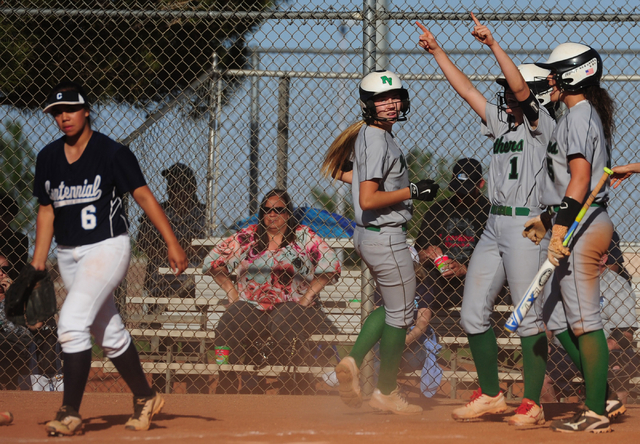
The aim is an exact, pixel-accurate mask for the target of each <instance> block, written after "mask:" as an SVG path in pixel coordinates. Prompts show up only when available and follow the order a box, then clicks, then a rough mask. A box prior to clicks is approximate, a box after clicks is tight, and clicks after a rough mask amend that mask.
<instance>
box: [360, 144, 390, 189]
mask: <svg viewBox="0 0 640 444" xmlns="http://www.w3.org/2000/svg"><path fill="white" fill-rule="evenodd" d="M361 149H362V150H363V152H362V155H361V156H357V163H358V173H359V180H360V182H363V181H365V180H374V179H382V178H383V177H384V176H385V174H386V171H387V170H388V166H387V165H386V164H387V156H386V150H387V144H386V143H385V142H384V138H383V137H366V138H365V143H364V144H363V145H362V146H361Z"/></svg>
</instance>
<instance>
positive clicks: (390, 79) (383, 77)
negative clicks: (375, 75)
mask: <svg viewBox="0 0 640 444" xmlns="http://www.w3.org/2000/svg"><path fill="white" fill-rule="evenodd" d="M380 79H381V80H382V84H383V85H384V84H385V83H388V84H389V86H393V85H392V84H391V83H392V82H393V79H392V78H391V77H387V76H382V77H380Z"/></svg>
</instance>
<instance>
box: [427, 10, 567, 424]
mask: <svg viewBox="0 0 640 444" xmlns="http://www.w3.org/2000/svg"><path fill="white" fill-rule="evenodd" d="M471 16H472V18H473V20H474V22H475V27H474V30H473V32H472V35H473V36H474V37H475V38H476V40H478V41H479V42H481V43H483V44H486V45H487V46H489V48H490V49H491V51H492V52H493V54H494V56H495V57H496V60H497V61H498V64H499V65H500V68H501V69H502V72H503V74H504V76H505V78H499V79H498V83H499V84H500V85H502V86H504V88H505V91H504V102H505V105H506V109H504V110H501V107H498V106H495V105H493V104H491V103H489V102H488V101H487V100H486V99H485V98H484V96H482V94H481V93H480V92H479V91H478V90H477V89H475V88H474V87H473V85H472V84H471V81H470V80H469V79H468V78H467V77H466V76H465V75H464V73H462V72H461V71H460V70H459V69H458V68H457V67H456V66H455V65H454V64H453V63H452V62H451V60H449V58H448V57H447V55H446V53H445V52H444V51H443V50H442V48H440V46H439V45H438V43H437V41H436V40H435V38H434V36H433V35H432V34H431V32H429V30H428V29H426V28H425V27H424V26H422V25H421V24H420V23H418V26H419V27H420V28H421V30H422V31H423V34H422V35H421V36H420V41H419V45H420V46H421V47H422V48H424V49H425V50H426V51H428V52H429V53H430V54H432V55H433V56H434V58H435V60H436V62H437V63H438V65H439V66H440V69H441V70H442V72H443V73H444V75H445V76H446V77H447V80H448V81H449V83H450V84H451V86H453V88H454V89H455V90H456V92H457V93H458V94H459V95H460V96H461V97H462V98H463V99H464V100H465V101H466V102H467V103H468V104H469V105H470V106H471V108H472V109H473V110H474V111H475V112H476V113H477V114H478V116H480V118H481V119H482V126H481V131H482V134H483V135H485V136H487V137H488V138H489V139H491V140H492V141H493V149H492V155H491V163H490V167H489V180H488V198H489V200H490V201H491V210H490V211H491V214H490V215H489V219H488V221H487V224H486V227H485V230H484V232H483V234H482V236H481V237H480V240H479V241H478V244H477V246H476V248H475V250H474V252H473V255H472V256H471V260H470V263H469V268H468V272H467V276H466V283H465V287H464V295H463V299H462V311H461V325H462V327H463V329H464V331H465V332H466V333H467V336H468V339H469V346H470V349H471V352H472V355H473V359H474V362H475V365H476V371H477V373H478V383H479V385H480V388H479V389H478V390H477V391H476V392H474V394H473V395H472V397H471V400H470V402H469V403H467V405H465V406H464V407H460V408H456V409H455V410H454V411H453V412H452V416H453V418H454V419H457V420H469V419H473V418H477V417H479V416H482V415H484V414H488V413H502V412H505V411H506V410H507V404H506V402H505V399H504V396H503V394H502V391H501V390H500V385H499V382H500V381H499V378H498V346H497V341H496V336H495V333H494V331H493V328H492V325H491V321H490V317H491V314H492V312H493V307H494V305H495V302H496V298H497V297H498V294H499V292H500V290H501V288H502V286H503V285H504V281H505V279H506V281H507V282H508V284H509V289H510V291H511V297H512V299H513V303H514V304H517V303H518V301H519V300H520V299H521V298H522V297H523V295H524V294H525V292H526V290H527V288H528V286H529V284H530V283H531V281H532V279H533V277H534V276H535V274H536V272H537V271H538V269H539V267H540V265H541V264H542V263H543V262H544V260H545V258H546V247H547V245H548V242H549V236H548V235H547V236H546V237H544V239H542V241H541V242H539V243H538V244H532V243H531V242H529V241H528V240H527V239H526V238H523V237H522V236H521V232H522V228H523V226H524V224H525V222H526V221H527V220H528V218H529V217H531V216H537V215H539V214H541V213H542V212H543V210H544V209H545V208H546V205H548V204H549V203H557V201H554V196H555V193H553V189H552V185H553V184H552V183H551V181H550V180H549V179H548V177H547V174H546V170H545V162H546V159H545V157H546V156H545V148H546V146H547V143H548V141H549V138H550V137H551V133H552V131H553V128H554V125H555V121H554V119H553V118H551V116H550V115H549V114H548V113H547V111H546V110H545V109H544V108H541V107H540V106H539V105H540V103H541V102H543V101H544V92H545V91H548V90H549V86H548V84H547V83H546V82H544V81H543V80H544V79H545V78H546V75H547V74H548V71H547V70H544V69H540V68H538V67H536V66H535V65H521V66H520V67H519V68H518V67H516V66H515V65H514V63H513V62H512V61H511V59H510V58H509V56H508V55H507V54H506V53H505V52H504V51H503V50H502V49H501V48H500V46H499V44H498V43H497V42H496V40H495V39H494V38H493V36H492V35H491V32H490V31H489V30H488V29H487V27H486V26H484V25H481V24H480V23H479V22H478V20H477V19H476V18H475V17H474V16H473V14H472V15H471ZM505 112H506V114H507V118H506V119H505V118H504V116H505ZM550 192H551V193H550ZM549 194H551V195H549ZM545 199H551V202H547V201H546V200H545ZM538 299H539V300H538V301H537V302H536V303H535V305H534V306H533V307H532V308H531V310H530V311H529V312H528V314H527V315H526V316H525V319H524V320H523V322H522V323H521V324H520V327H519V328H518V330H517V334H518V335H519V336H520V339H521V344H522V354H523V368H524V397H523V398H524V399H523V400H522V403H521V405H520V406H519V407H518V409H517V410H516V412H515V414H514V415H513V416H511V417H510V418H509V424H511V425H529V424H541V423H544V420H545V419H544V412H543V410H542V407H541V405H540V393H541V390H542V385H543V383H544V375H545V368H546V360H547V337H546V334H545V326H544V322H543V316H542V305H543V299H544V298H543V297H541V298H538Z"/></svg>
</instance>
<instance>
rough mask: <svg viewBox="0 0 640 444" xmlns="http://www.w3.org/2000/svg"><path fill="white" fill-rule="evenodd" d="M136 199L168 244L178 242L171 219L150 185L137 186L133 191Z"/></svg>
mask: <svg viewBox="0 0 640 444" xmlns="http://www.w3.org/2000/svg"><path fill="white" fill-rule="evenodd" d="M131 195H132V196H133V198H134V200H135V201H136V202H137V203H138V205H140V208H142V210H143V211H144V212H145V214H146V215H147V217H148V218H149V220H150V221H151V223H152V224H153V226H154V227H156V229H157V230H158V231H159V232H160V235H161V236H162V238H163V239H164V241H165V243H166V244H167V245H169V244H172V243H178V239H176V236H175V234H174V232H173V230H172V229H171V225H170V224H169V219H167V216H166V215H165V214H164V210H163V209H162V207H161V206H160V204H159V203H158V201H157V200H156V198H155V197H154V196H153V193H152V192H151V190H150V189H149V187H148V186H146V185H145V186H143V187H140V188H136V189H135V190H133V191H132V192H131Z"/></svg>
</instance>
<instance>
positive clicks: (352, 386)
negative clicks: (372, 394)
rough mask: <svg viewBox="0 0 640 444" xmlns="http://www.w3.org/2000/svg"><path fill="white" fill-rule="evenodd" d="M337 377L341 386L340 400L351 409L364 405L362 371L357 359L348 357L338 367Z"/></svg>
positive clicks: (339, 388) (339, 387)
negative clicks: (361, 381)
mask: <svg viewBox="0 0 640 444" xmlns="http://www.w3.org/2000/svg"><path fill="white" fill-rule="evenodd" d="M336 377H337V378H338V382H339V383H340V385H339V386H338V390H340V399H342V402H344V403H345V404H347V405H348V406H349V407H356V408H357V407H360V406H361V405H362V393H361V392H360V369H358V366H357V365H356V361H355V359H353V358H352V357H351V356H347V357H346V358H344V359H343V360H342V361H340V362H339V363H338V365H336Z"/></svg>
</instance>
